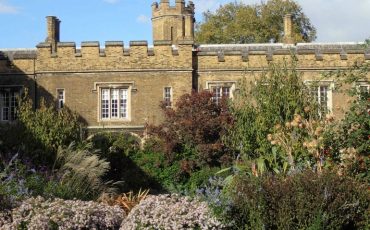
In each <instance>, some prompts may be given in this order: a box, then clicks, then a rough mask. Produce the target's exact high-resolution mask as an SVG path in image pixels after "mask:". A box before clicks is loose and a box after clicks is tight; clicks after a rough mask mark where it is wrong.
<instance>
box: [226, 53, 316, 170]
mask: <svg viewBox="0 0 370 230" xmlns="http://www.w3.org/2000/svg"><path fill="white" fill-rule="evenodd" d="M291 58H292V59H293V60H292V61H284V62H282V63H275V64H271V65H269V68H268V69H267V70H266V71H265V72H263V73H262V74H261V75H260V76H257V77H256V79H253V81H251V82H246V80H244V81H242V82H240V84H241V87H240V93H239V94H238V95H237V96H236V98H235V100H234V101H233V103H232V104H231V111H232V114H233V116H234V124H233V126H232V128H231V129H229V130H228V135H226V136H225V138H224V141H225V143H227V145H228V146H229V147H230V148H232V149H233V150H235V151H236V152H237V153H239V154H240V155H241V157H243V158H245V159H249V160H255V159H260V161H268V160H266V159H267V158H270V157H271V155H272V154H271V153H272V146H273V145H272V144H271V142H270V140H268V138H267V136H268V134H270V133H271V131H272V130H273V129H274V127H276V126H282V127H284V126H285V124H286V123H287V122H290V121H292V120H293V119H294V116H295V115H296V114H301V116H302V118H314V117H315V115H316V116H317V114H315V112H316V111H317V110H315V109H314V107H315V105H314V103H312V101H313V100H312V98H311V97H310V96H308V95H307V87H306V86H305V85H304V82H303V80H302V74H301V73H300V72H299V71H297V69H296V61H294V58H295V57H291ZM309 107H310V109H309V110H307V109H305V108H309ZM312 111H315V112H314V113H312ZM302 141H303V140H302ZM278 150H279V151H280V152H283V151H285V150H284V149H282V148H279V149H278ZM294 150H295V154H296V155H299V154H301V153H302V152H304V151H305V150H304V149H303V148H295V149H294ZM289 155H290V154H289V153H284V154H277V155H276V157H275V159H274V162H275V163H274V164H273V165H271V164H267V169H268V170H273V168H274V170H275V171H284V170H283V167H284V163H285V162H287V161H292V159H290V160H289V159H287V157H284V156H289Z"/></svg>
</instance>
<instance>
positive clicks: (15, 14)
mask: <svg viewBox="0 0 370 230" xmlns="http://www.w3.org/2000/svg"><path fill="white" fill-rule="evenodd" d="M158 1H159V0H158ZM231 1H233V0H193V2H194V3H195V7H196V20H197V21H198V22H199V21H201V20H202V17H201V15H202V14H201V13H202V12H203V11H205V10H207V9H210V10H215V9H217V8H218V7H219V6H220V4H225V3H228V2H231ZM242 1H243V2H245V3H248V4H253V3H258V2H261V0H242ZM152 2H153V1H152V0H0V48H33V47H35V46H36V45H37V44H38V43H39V42H42V41H44V40H45V37H46V19H45V17H46V16H48V15H55V16H57V17H58V18H59V19H60V20H61V21H62V23H61V40H62V41H74V42H76V43H77V46H79V45H80V43H81V41H99V42H100V43H101V45H104V41H110V40H115V41H117V40H118V41H124V43H125V44H128V43H129V41H131V40H148V42H149V44H152V38H151V37H152V30H151V21H150V17H151V4H152ZM172 2H173V3H174V0H172ZM297 2H298V3H299V4H300V5H301V6H302V8H303V11H304V12H305V13H306V14H307V15H308V17H309V18H310V19H311V22H312V23H313V24H314V25H315V27H316V28H317V31H318V33H317V35H318V38H317V42H343V41H355V42H360V41H364V40H365V38H368V37H370V30H369V29H370V14H369V12H370V0H298V1H297Z"/></svg>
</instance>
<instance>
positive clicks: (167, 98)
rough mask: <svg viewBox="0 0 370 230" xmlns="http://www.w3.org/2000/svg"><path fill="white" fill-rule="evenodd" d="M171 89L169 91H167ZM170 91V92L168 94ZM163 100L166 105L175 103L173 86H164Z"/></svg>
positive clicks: (170, 105) (169, 105)
mask: <svg viewBox="0 0 370 230" xmlns="http://www.w3.org/2000/svg"><path fill="white" fill-rule="evenodd" d="M167 89H169V91H167ZM167 93H169V94H167ZM163 102H164V103H165V105H166V107H168V108H170V107H172V103H173V90H172V87H171V86H165V87H163Z"/></svg>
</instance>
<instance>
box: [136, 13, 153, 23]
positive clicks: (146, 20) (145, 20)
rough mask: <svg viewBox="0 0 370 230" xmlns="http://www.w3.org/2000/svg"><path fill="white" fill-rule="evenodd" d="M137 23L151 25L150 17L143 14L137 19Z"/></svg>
mask: <svg viewBox="0 0 370 230" xmlns="http://www.w3.org/2000/svg"><path fill="white" fill-rule="evenodd" d="M136 21H137V22H140V23H149V22H150V18H149V17H148V16H146V15H144V14H141V15H139V16H138V17H137V18H136Z"/></svg>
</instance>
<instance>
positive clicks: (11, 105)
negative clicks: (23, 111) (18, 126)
mask: <svg viewBox="0 0 370 230" xmlns="http://www.w3.org/2000/svg"><path fill="white" fill-rule="evenodd" d="M21 89H22V86H7V85H5V86H4V85H0V91H7V92H8V93H9V94H8V97H7V98H8V99H7V100H8V101H7V104H8V106H5V105H4V97H3V95H2V93H0V121H1V122H12V121H14V120H16V119H17V110H16V109H17V107H18V102H17V97H18V96H19V95H20V94H21ZM12 111H13V112H12ZM5 114H6V117H7V119H5V116H4V115H5Z"/></svg>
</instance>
